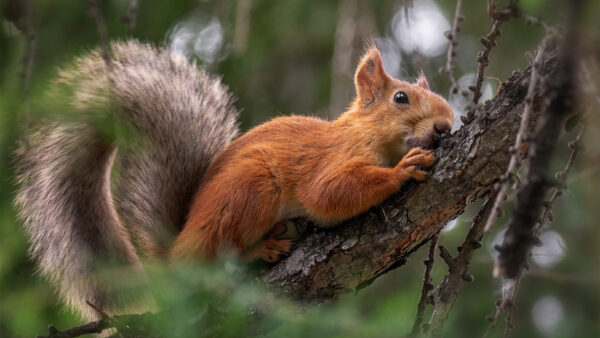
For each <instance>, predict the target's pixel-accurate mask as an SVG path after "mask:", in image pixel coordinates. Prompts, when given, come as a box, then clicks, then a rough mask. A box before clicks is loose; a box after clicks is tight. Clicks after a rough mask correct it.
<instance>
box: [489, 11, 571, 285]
mask: <svg viewBox="0 0 600 338" xmlns="http://www.w3.org/2000/svg"><path fill="white" fill-rule="evenodd" d="M581 7H582V6H581V1H577V0H573V1H569V2H568V11H567V13H568V15H569V16H568V17H567V23H568V24H567V32H566V34H565V36H564V38H563V39H562V42H561V45H560V49H559V68H558V73H557V74H556V75H555V76H554V77H553V78H552V79H546V81H545V86H543V87H542V88H545V91H544V92H543V95H541V96H542V97H544V98H546V100H547V102H548V104H547V105H544V107H543V108H542V109H541V111H542V114H541V115H540V117H539V118H538V121H537V125H536V128H535V132H534V135H533V137H532V138H531V140H530V144H529V152H528V158H529V163H528V164H529V165H528V168H527V171H526V174H525V175H524V180H523V181H524V182H523V184H522V185H521V187H520V188H519V190H518V191H517V194H516V203H515V204H514V206H513V211H512V216H511V219H510V222H509V225H508V229H507V231H506V233H505V235H504V240H503V242H502V244H501V245H500V246H498V247H497V250H498V251H499V252H500V255H499V256H498V259H497V261H496V265H495V267H494V275H495V276H497V277H502V278H516V277H517V276H519V275H520V274H521V273H522V270H523V268H524V267H525V266H526V261H527V257H528V254H529V252H530V249H531V247H532V246H533V245H535V244H537V243H539V239H538V237H537V236H536V228H537V224H538V222H539V217H540V212H541V209H542V207H543V204H544V203H543V196H544V195H545V193H546V192H547V191H548V189H549V188H550V187H551V186H552V185H553V182H552V180H550V179H549V178H547V177H546V172H547V168H548V166H549V164H550V159H551V158H552V154H553V152H554V148H555V146H556V143H557V141H558V137H559V136H560V133H561V130H562V129H563V125H564V119H565V118H566V117H567V116H569V115H570V114H571V112H572V111H573V110H574V109H575V106H576V104H575V102H573V101H572V100H573V98H574V97H575V94H576V93H575V88H576V79H575V76H574V74H575V73H576V72H575V70H576V63H575V60H574V57H575V53H574V49H575V46H576V43H577V40H578V39H577V38H578V34H577V29H576V27H575V25H576V22H577V20H576V19H575V18H577V16H576V15H575V14H576V12H577V11H578V10H580V8H581Z"/></svg>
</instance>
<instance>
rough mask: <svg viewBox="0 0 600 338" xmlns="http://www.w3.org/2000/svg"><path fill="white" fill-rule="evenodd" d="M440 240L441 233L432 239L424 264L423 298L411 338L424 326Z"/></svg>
mask: <svg viewBox="0 0 600 338" xmlns="http://www.w3.org/2000/svg"><path fill="white" fill-rule="evenodd" d="M439 239H440V233H439V232H436V233H435V235H433V236H432V237H431V240H430V243H429V251H428V252H427V259H426V260H425V261H424V262H423V263H425V274H424V275H423V287H422V288H421V297H420V298H419V305H418V306H417V316H416V318H415V323H414V324H413V328H412V332H411V333H410V336H411V337H416V336H417V335H418V334H419V331H420V330H421V324H423V315H424V313H425V307H427V298H428V297H429V292H430V291H431V290H433V284H431V273H432V271H433V265H434V263H435V248H436V247H437V245H438V241H439Z"/></svg>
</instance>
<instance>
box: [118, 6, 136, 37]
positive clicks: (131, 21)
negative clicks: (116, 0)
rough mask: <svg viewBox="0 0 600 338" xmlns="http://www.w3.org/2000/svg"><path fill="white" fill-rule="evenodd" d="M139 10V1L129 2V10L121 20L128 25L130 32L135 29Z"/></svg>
mask: <svg viewBox="0 0 600 338" xmlns="http://www.w3.org/2000/svg"><path fill="white" fill-rule="evenodd" d="M137 9H138V0H129V8H128V9H127V13H126V14H125V15H123V17H122V18H121V20H123V22H124V23H126V24H127V26H128V27H129V30H134V29H135V24H136V19H137Z"/></svg>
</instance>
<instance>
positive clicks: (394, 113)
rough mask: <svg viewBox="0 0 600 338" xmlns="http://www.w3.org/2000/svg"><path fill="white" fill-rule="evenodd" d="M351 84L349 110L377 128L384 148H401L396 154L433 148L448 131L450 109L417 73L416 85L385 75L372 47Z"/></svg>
mask: <svg viewBox="0 0 600 338" xmlns="http://www.w3.org/2000/svg"><path fill="white" fill-rule="evenodd" d="M354 84H355V86H356V94H357V95H356V99H355V100H354V102H353V103H352V107H351V109H350V111H352V112H353V115H354V116H355V117H356V115H357V114H358V115H360V117H359V119H361V120H365V121H369V126H373V125H375V126H377V128H379V129H380V130H378V132H379V134H380V136H381V137H382V139H381V141H382V143H383V145H384V146H389V147H396V148H398V147H399V148H401V149H397V150H396V152H398V151H399V152H401V153H405V152H406V151H408V149H409V148H412V147H422V148H433V147H435V146H436V144H437V141H438V140H439V137H440V136H441V135H442V134H444V133H446V132H449V131H450V130H451V128H452V120H453V116H452V109H451V108H450V106H449V105H448V103H447V102H446V101H445V100H444V99H443V98H442V97H440V96H439V95H437V94H435V93H434V92H432V91H431V90H430V89H429V83H428V82H427V79H426V78H425V76H424V75H423V74H421V76H420V77H419V79H418V80H417V82H416V83H408V82H404V81H400V80H398V79H395V78H393V77H391V76H389V75H388V74H387V73H386V72H385V71H384V69H383V62H382V61H381V54H380V53H379V51H378V50H377V48H375V47H371V48H369V49H368V50H367V52H366V53H365V55H364V56H363V57H362V58H361V60H360V63H359V65H358V68H357V69H356V74H355V76H354ZM373 122H374V123H373Z"/></svg>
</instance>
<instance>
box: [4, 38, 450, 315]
mask: <svg viewBox="0 0 600 338" xmlns="http://www.w3.org/2000/svg"><path fill="white" fill-rule="evenodd" d="M110 51H111V58H110V60H106V59H104V58H103V55H102V51H101V50H95V51H92V52H89V53H88V54H86V55H84V56H82V57H80V58H79V59H77V60H76V61H75V62H74V64H73V65H71V66H70V67H67V68H65V69H63V70H62V71H61V72H60V74H59V79H58V81H57V82H56V85H66V86H67V87H68V88H71V91H70V94H69V95H70V96H68V100H69V103H70V105H71V108H72V110H73V112H74V115H73V119H72V120H73V121H70V122H62V123H57V122H46V123H45V124H44V126H43V127H40V128H38V129H37V130H36V131H35V132H32V133H29V134H28V135H27V136H26V138H25V140H24V141H22V142H21V144H20V146H19V147H18V149H17V151H16V153H15V155H16V156H15V158H16V173H17V174H16V178H17V182H18V183H19V190H18V192H17V196H16V200H15V205H16V207H17V212H18V216H19V218H20V219H21V220H22V222H23V223H24V227H25V229H26V232H27V233H28V235H29V238H30V244H31V245H30V255H31V256H32V258H33V259H34V260H35V261H37V263H38V265H39V268H40V271H41V273H42V274H43V275H45V276H46V277H47V278H48V279H49V280H50V281H51V282H52V283H53V284H54V285H55V286H56V287H57V288H58V290H59V294H60V296H61V297H62V298H63V300H64V301H65V302H66V303H67V304H68V305H70V306H72V307H74V308H76V309H78V310H79V311H80V312H81V313H82V314H83V316H84V318H85V319H88V320H97V319H99V314H98V312H97V311H95V310H94V309H92V308H91V307H90V306H88V304H87V302H90V303H92V304H94V305H95V306H96V307H97V308H100V309H102V310H103V311H105V312H108V313H124V312H127V311H129V308H131V307H139V306H140V305H139V304H138V303H143V305H142V306H145V307H146V308H148V307H152V306H153V305H152V304H151V303H152V301H149V300H148V298H149V297H148V295H146V294H144V293H145V291H143V290H142V291H139V293H140V294H138V295H133V296H131V297H128V298H125V299H123V297H117V295H116V293H117V292H118V290H117V289H118V286H115V285H113V284H115V282H114V280H112V279H111V278H107V277H106V276H103V275H102V268H104V267H105V266H110V267H116V268H119V269H120V270H119V271H126V272H128V273H129V275H131V276H133V277H132V278H133V280H135V281H138V282H139V283H140V284H142V285H143V284H144V281H145V277H144V274H143V270H142V265H141V258H140V257H142V256H146V257H168V258H169V259H170V260H183V261H196V260H206V259H212V258H214V257H215V256H216V255H217V254H218V253H219V252H221V251H223V250H234V251H236V252H238V253H240V255H242V257H243V258H244V260H252V259H255V258H260V259H262V260H265V261H267V262H274V261H276V260H278V259H279V258H280V256H281V255H282V254H285V253H287V252H288V251H289V250H290V249H291V246H292V242H291V241H290V240H288V239H280V238H279V237H278V234H279V233H280V228H281V224H282V222H283V221H285V220H287V219H290V218H294V217H298V216H304V217H307V218H308V219H311V220H313V221H315V222H316V223H317V224H319V226H322V227H328V226H332V225H334V224H337V223H339V222H341V221H343V220H345V219H348V218H351V217H353V216H356V215H358V214H360V213H362V212H364V211H366V210H368V209H369V208H371V207H373V206H375V205H377V204H379V203H381V202H382V201H383V200H385V199H386V198H388V197H389V196H390V195H392V194H393V193H395V192H397V191H398V190H399V189H400V187H401V186H402V185H403V184H404V183H405V182H407V181H409V180H411V179H415V180H417V181H423V180H425V179H427V177H428V173H427V172H426V168H428V167H431V166H432V165H433V164H434V162H435V158H434V155H433V153H432V151H431V150H430V149H427V148H432V147H433V146H434V145H435V142H436V140H437V139H438V138H439V135H441V134H443V133H446V132H449V131H450V129H451V126H452V118H453V116H452V110H451V108H450V106H449V105H448V104H447V103H446V101H445V100H444V99H443V98H442V97H440V96H439V95H437V94H435V93H434V92H432V91H431V90H430V88H429V84H428V82H427V80H426V78H425V77H424V76H423V74H421V76H420V77H419V79H418V80H417V82H416V83H414V84H412V83H408V82H404V81H400V80H398V79H395V78H393V77H391V76H389V75H388V74H387V73H386V72H385V71H384V68H383V63H382V60H381V55H380V53H379V51H378V50H377V48H376V47H374V46H371V47H368V48H367V50H366V52H365V54H364V55H363V56H362V58H361V59H360V62H359V65H358V67H357V70H356V73H355V77H354V83H355V87H356V98H355V99H354V100H353V101H352V102H351V104H350V105H349V107H348V109H347V110H346V111H345V112H344V113H342V114H341V115H340V116H339V118H338V119H336V120H334V121H325V120H322V119H319V118H315V117H305V116H288V117H277V118H274V119H272V120H270V121H268V122H266V123H263V124H261V125H259V126H257V127H255V128H253V129H251V130H249V131H248V132H246V133H245V134H243V135H242V136H240V137H237V138H236V136H237V135H238V133H239V131H238V127H237V122H236V119H237V115H238V113H237V111H236V109H235V107H234V105H233V100H234V99H233V96H232V95H231V94H230V92H229V90H228V89H227V88H226V87H225V86H224V85H223V84H222V83H221V81H220V79H219V78H217V77H215V76H212V75H209V74H208V73H207V72H206V71H205V70H203V69H202V68H201V67H199V66H197V65H196V64H195V63H190V62H189V61H188V60H187V59H185V58H183V57H181V56H178V55H177V54H175V53H173V52H170V51H168V50H166V49H163V48H158V47H154V46H151V45H149V44H144V43H140V42H137V41H122V42H113V43H111V44H110ZM107 107H108V108H107ZM97 111H105V112H107V114H115V115H116V117H117V118H118V119H119V120H122V121H123V122H124V123H127V124H130V125H132V126H133V127H134V128H135V130H136V132H137V133H136V136H137V135H138V134H139V135H140V138H141V139H142V141H141V142H140V143H141V145H140V147H136V148H135V149H128V148H126V149H119V151H118V152H117V149H116V145H115V142H112V141H110V140H107V139H106V137H103V135H102V133H101V131H100V130H99V128H98V126H97V125H94V123H92V122H90V121H91V120H93V118H89V116H88V115H93V112H97ZM115 161H117V163H118V170H115V172H112V171H113V170H112V168H113V163H114V162H115ZM111 173H112V176H114V177H113V180H112V181H113V184H112V185H111ZM115 182H116V183H115ZM111 186H113V187H115V189H111ZM113 190H114V191H113ZM113 194H114V195H115V196H114V197H113ZM99 262H102V264H100V263H99Z"/></svg>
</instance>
